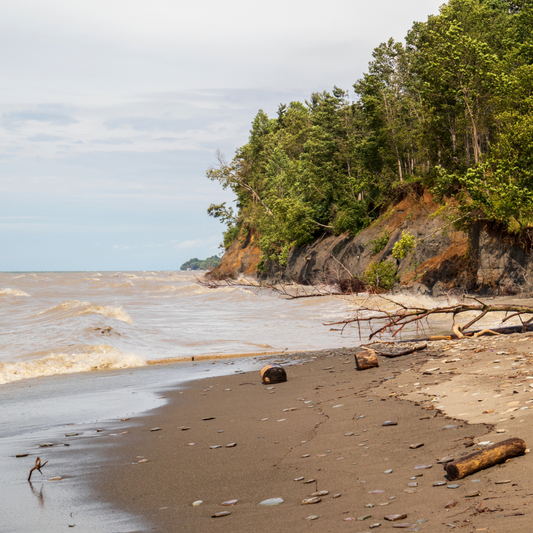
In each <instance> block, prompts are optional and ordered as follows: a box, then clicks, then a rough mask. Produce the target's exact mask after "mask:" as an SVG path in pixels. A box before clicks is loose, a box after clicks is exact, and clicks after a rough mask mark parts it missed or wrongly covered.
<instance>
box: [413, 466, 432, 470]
mask: <svg viewBox="0 0 533 533" xmlns="http://www.w3.org/2000/svg"><path fill="white" fill-rule="evenodd" d="M428 468H433V465H417V466H415V470H427V469H428Z"/></svg>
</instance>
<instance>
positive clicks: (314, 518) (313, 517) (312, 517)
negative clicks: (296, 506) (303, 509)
mask: <svg viewBox="0 0 533 533" xmlns="http://www.w3.org/2000/svg"><path fill="white" fill-rule="evenodd" d="M317 518H318V515H316V514H312V515H311V516H308V517H307V518H306V520H316V519H317Z"/></svg>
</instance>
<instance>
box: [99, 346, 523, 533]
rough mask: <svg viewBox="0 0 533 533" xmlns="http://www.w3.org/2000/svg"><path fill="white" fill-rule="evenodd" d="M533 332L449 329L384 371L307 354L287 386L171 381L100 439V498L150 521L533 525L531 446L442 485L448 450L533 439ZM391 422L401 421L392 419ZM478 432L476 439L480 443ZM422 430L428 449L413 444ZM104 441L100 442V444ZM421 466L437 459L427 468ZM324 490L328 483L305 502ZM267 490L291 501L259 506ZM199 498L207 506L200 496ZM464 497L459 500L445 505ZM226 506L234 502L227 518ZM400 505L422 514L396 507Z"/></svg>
mask: <svg viewBox="0 0 533 533" xmlns="http://www.w3.org/2000/svg"><path fill="white" fill-rule="evenodd" d="M532 342H533V341H532V340H530V338H529V337H526V336H523V335H512V336H508V337H495V338H493V337H491V338H486V337H484V338H481V339H478V340H463V341H452V342H449V341H444V342H437V343H432V344H431V345H430V347H429V348H428V349H427V350H425V351H423V352H420V353H418V354H411V355H407V356H403V357H399V358H396V359H387V358H382V357H380V358H379V360H380V367H379V368H377V369H371V370H366V371H362V372H358V371H356V370H355V369H354V358H353V352H352V351H350V350H331V351H326V352H320V353H317V354H316V356H317V359H313V357H312V356H313V354H310V353H308V354H297V356H296V357H297V358H298V359H297V360H295V361H294V363H295V364H294V365H292V366H287V367H286V369H287V373H288V378H289V380H288V382H286V383H282V384H276V385H275V386H274V388H273V389H272V388H270V387H269V386H265V385H262V384H261V383H260V377H259V373H258V372H254V373H248V374H238V375H233V376H226V377H217V378H211V379H206V380H201V381H196V382H192V383H190V384H189V385H188V387H187V388H186V389H182V390H181V391H173V392H170V393H165V396H166V397H168V398H169V403H168V405H166V406H165V407H163V408H160V409H158V410H156V411H153V412H151V413H149V414H148V415H146V416H143V417H140V418H136V419H134V420H131V421H122V422H119V421H117V422H116V424H115V427H114V428H113V429H112V430H106V433H117V432H122V431H127V432H128V433H126V434H124V435H122V436H121V438H120V439H119V440H117V439H112V442H113V444H110V440H111V439H107V441H106V439H102V440H101V442H102V443H104V442H107V443H108V444H107V445H103V446H101V452H102V453H101V454H100V455H101V461H102V463H101V466H103V467H104V468H100V469H99V470H98V473H97V475H93V476H92V477H91V479H92V486H93V489H95V490H96V491H97V492H98V494H99V498H100V499H101V501H105V502H112V503H113V505H114V506H115V507H116V508H117V509H120V510H123V511H127V512H130V513H132V514H134V515H136V516H138V517H139V518H140V519H141V521H142V523H144V524H150V525H149V526H147V527H146V528H145V529H141V530H142V531H162V532H174V531H179V532H202V533H204V532H208V531H209V532H218V531H220V532H230V531H231V532H233V531H235V532H251V531H254V532H263V531H264V532H269V533H271V532H278V531H290V532H299V531H308V530H315V531H320V532H329V531H331V532H337V531H354V532H367V531H371V526H372V525H374V524H378V523H380V524H381V525H380V526H379V529H373V528H372V531H384V530H388V531H392V530H393V529H394V530H397V529H396V528H395V527H394V526H395V525H396V526H397V525H398V524H399V523H401V524H412V527H411V528H409V527H407V528H405V529H403V530H411V531H413V530H418V528H419V530H420V531H428V532H440V531H450V530H451V529H453V528H456V529H459V528H460V529H462V530H463V531H487V532H490V531H494V532H511V531H512V532H517V531H524V532H526V531H532V530H533V523H531V522H530V512H531V511H530V509H531V508H530V507H529V504H530V503H531V502H533V482H532V481H531V475H530V473H531V455H528V454H526V455H524V456H522V457H517V458H514V459H512V460H510V461H509V462H508V463H506V464H502V465H499V466H495V467H492V468H490V469H487V470H484V471H481V472H478V473H477V474H474V475H472V476H469V477H467V478H466V479H463V480H459V481H457V482H448V485H452V484H457V485H459V488H456V489H449V488H447V487H446V486H438V487H433V482H435V481H446V479H445V478H444V474H445V472H444V469H443V466H442V465H441V464H438V463H437V461H438V459H439V458H442V457H444V456H454V457H456V458H458V457H460V456H461V455H466V454H468V453H471V452H473V451H475V450H477V449H480V448H482V445H478V443H480V442H484V441H491V442H499V441H501V440H505V439H507V438H510V437H519V438H523V439H524V440H525V441H526V443H527V444H528V445H530V441H531V440H532V438H533V435H532V434H533V428H532V427H531V420H532V419H531V415H530V413H531V411H530V410H529V409H528V407H529V405H533V404H529V403H527V402H529V401H530V400H531V398H533V389H530V388H529V384H530V383H533V382H532V381H528V380H527V377H528V373H529V372H530V369H531V371H533V366H530V359H531V360H533V355H531V351H532ZM498 352H503V353H500V354H498ZM530 355H531V357H530ZM459 359H460V360H459ZM446 361H448V362H446ZM494 361H499V362H494ZM204 364H206V363H204ZM428 370H429V371H430V372H429V373H427V374H424V373H423V372H424V371H428ZM531 377H533V372H532V373H531ZM390 378H394V379H390ZM227 389H231V390H227ZM306 401H307V402H309V401H310V403H305V402H306ZM516 402H518V403H516ZM286 409H294V410H287V411H286ZM491 410H493V412H489V413H487V414H483V411H491ZM448 415H450V416H448ZM459 415H461V416H459ZM206 417H214V419H213V420H202V419H203V418H206ZM452 417H455V418H452ZM263 419H267V420H263ZM387 420H392V421H395V422H397V425H396V426H390V427H383V426H382V423H383V422H385V421H387ZM467 421H471V422H475V423H473V424H470V423H468V422H467ZM182 426H185V427H190V429H188V430H183V429H181V427H182ZM450 426H451V427H450ZM155 427H159V428H161V429H160V430H159V431H151V429H152V428H155ZM497 430H499V431H500V432H501V433H497ZM502 431H505V432H502ZM351 433H353V434H351ZM102 436H105V434H102ZM471 440H474V441H475V443H476V445H474V446H472V447H468V448H467V447H465V446H464V443H466V442H469V441H471ZM418 442H421V443H424V446H422V447H420V448H418V449H415V450H412V449H410V448H409V445H410V444H413V443H418ZM189 443H195V445H194V446H189ZM230 443H237V444H236V446H235V447H232V448H227V447H226V445H227V444H230ZM215 445H221V446H222V447H221V448H217V449H211V448H210V447H211V446H215ZM98 446H100V444H98V443H96V439H95V449H96V452H97V453H98ZM307 455H308V456H307ZM142 459H147V460H148V461H147V462H144V463H138V461H140V460H142ZM421 464H429V465H433V466H432V468H430V469H424V470H416V469H415V467H416V466H417V465H421ZM389 469H392V473H390V474H386V473H384V472H385V471H386V470H389ZM301 476H303V477H304V481H295V479H296V478H299V477H301ZM415 476H419V477H416V479H412V478H414V477H415ZM310 479H316V480H317V481H316V483H315V482H313V483H309V484H306V483H305V481H307V480H310ZM474 480H479V482H474ZM502 481H508V482H507V483H503V484H501V483H498V482H502ZM410 483H417V486H409V484H410ZM316 489H318V490H319V491H329V494H327V495H325V496H322V501H321V502H320V503H317V504H314V505H302V504H301V502H302V500H304V499H305V498H308V497H310V496H311V494H312V493H313V492H315V490H316ZM375 490H380V491H384V492H380V493H377V494H371V493H370V492H371V491H375ZM478 490H479V491H480V492H481V495H480V496H475V497H471V498H468V497H466V495H467V494H468V493H471V492H473V491H478ZM337 494H340V496H339V497H336V498H335V497H334V495H337ZM268 498H283V500H284V502H283V503H282V504H281V505H278V506H275V507H262V506H260V505H259V502H261V501H262V500H266V499H268ZM233 499H236V500H238V502H237V503H236V504H235V505H233V506H231V507H223V506H221V503H222V502H224V501H227V500H233ZM196 500H202V501H203V504H201V505H200V506H198V507H193V506H192V503H193V502H194V501H196ZM451 500H455V501H457V502H458V503H457V505H456V506H455V507H453V508H451V509H445V506H446V504H447V503H448V502H450V501H451ZM225 510H227V511H230V512H231V514H230V515H229V516H224V517H220V518H212V515H213V514H215V513H217V512H221V511H225ZM397 513H405V514H407V518H406V519H403V520H400V521H399V522H389V521H387V520H385V518H384V517H385V516H387V515H392V514H397ZM313 515H316V516H318V518H317V519H315V520H308V519H307V518H308V517H310V516H313ZM365 515H370V518H367V519H365V520H353V521H345V519H347V518H349V517H352V518H355V519H358V518H362V517H364V516H365ZM419 521H420V522H419ZM143 527H144V526H143Z"/></svg>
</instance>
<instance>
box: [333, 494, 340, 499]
mask: <svg viewBox="0 0 533 533" xmlns="http://www.w3.org/2000/svg"><path fill="white" fill-rule="evenodd" d="M341 496H342V494H334V495H333V496H332V498H340V497H341Z"/></svg>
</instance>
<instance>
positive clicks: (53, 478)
mask: <svg viewBox="0 0 533 533" xmlns="http://www.w3.org/2000/svg"><path fill="white" fill-rule="evenodd" d="M62 479H63V478H62V477H61V476H55V477H51V478H50V479H49V480H48V481H61V480H62Z"/></svg>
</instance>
